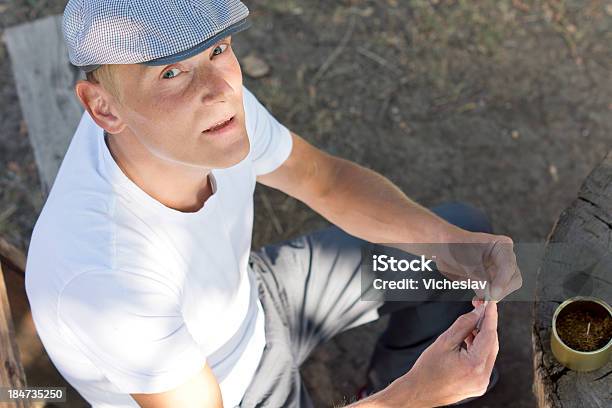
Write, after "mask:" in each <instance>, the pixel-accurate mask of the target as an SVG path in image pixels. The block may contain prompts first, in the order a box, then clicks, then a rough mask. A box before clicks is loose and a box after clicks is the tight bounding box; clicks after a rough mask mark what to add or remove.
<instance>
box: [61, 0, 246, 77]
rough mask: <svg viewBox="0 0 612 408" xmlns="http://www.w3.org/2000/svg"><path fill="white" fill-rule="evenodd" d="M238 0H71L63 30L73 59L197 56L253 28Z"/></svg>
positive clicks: (94, 62)
mask: <svg viewBox="0 0 612 408" xmlns="http://www.w3.org/2000/svg"><path fill="white" fill-rule="evenodd" d="M248 15H249V9H248V8H247V7H246V6H245V5H244V4H243V3H242V2H241V1H237V0H225V1H224V0H217V1H216V0H163V1H161V0H70V1H69V2H68V4H67V5H66V9H65V10H64V16H63V19H62V30H63V34H64V40H65V41H66V46H67V48H68V56H69V58H70V62H71V63H72V64H73V65H75V66H77V67H79V68H81V69H82V70H84V71H85V72H89V71H93V70H94V69H96V68H98V67H99V66H100V65H102V64H137V63H143V64H145V65H165V64H171V63H173V62H177V61H180V60H183V59H185V58H189V57H191V56H193V55H196V54H198V53H200V52H202V51H203V50H205V49H207V48H208V47H210V46H211V45H213V44H214V43H215V42H217V41H219V40H220V39H222V38H224V37H227V36H228V35H231V34H234V33H236V32H238V31H241V30H244V29H245V28H248V27H249V25H250V23H249V21H248V20H247V16H248Z"/></svg>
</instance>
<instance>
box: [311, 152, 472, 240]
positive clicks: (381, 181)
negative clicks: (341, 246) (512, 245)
mask: <svg viewBox="0 0 612 408" xmlns="http://www.w3.org/2000/svg"><path fill="white" fill-rule="evenodd" d="M329 183H330V186H329V188H327V189H326V190H325V191H326V193H325V194H324V195H322V196H320V197H317V198H316V199H313V200H311V201H310V202H307V204H308V205H309V206H310V207H311V208H312V209H313V210H315V211H317V212H318V213H319V214H321V215H322V216H323V217H325V218H326V219H328V220H329V221H330V222H332V223H334V224H336V225H337V226H339V227H340V228H342V229H344V230H345V231H347V232H348V233H349V234H351V235H354V236H357V237H359V238H362V239H365V240H366V241H369V242H376V243H442V242H461V238H462V236H463V233H464V230H462V229H460V228H458V227H456V226H454V225H452V224H450V223H448V222H447V221H445V220H443V219H442V218H440V217H438V216H437V215H435V214H434V213H432V212H431V211H429V210H428V209H426V208H424V207H423V206H421V205H419V204H418V203H416V202H414V201H413V200H411V199H410V198H408V197H407V196H406V195H405V194H404V193H403V192H402V191H401V190H400V189H399V188H398V187H397V186H395V185H394V184H393V183H392V182H391V181H389V180H388V179H387V178H385V177H383V176H382V175H380V174H378V173H376V172H374V171H372V170H369V169H367V168H365V167H362V166H359V165H357V164H355V163H352V162H350V161H347V160H343V159H336V165H335V169H334V172H333V177H330V180H329Z"/></svg>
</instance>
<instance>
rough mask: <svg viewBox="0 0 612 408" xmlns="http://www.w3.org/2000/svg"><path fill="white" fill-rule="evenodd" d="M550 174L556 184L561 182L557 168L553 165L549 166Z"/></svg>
mask: <svg viewBox="0 0 612 408" xmlns="http://www.w3.org/2000/svg"><path fill="white" fill-rule="evenodd" d="M548 172H549V173H550V176H551V177H552V179H553V181H554V182H555V183H556V182H557V181H559V173H558V172H557V166H555V165H554V164H551V165H550V166H548Z"/></svg>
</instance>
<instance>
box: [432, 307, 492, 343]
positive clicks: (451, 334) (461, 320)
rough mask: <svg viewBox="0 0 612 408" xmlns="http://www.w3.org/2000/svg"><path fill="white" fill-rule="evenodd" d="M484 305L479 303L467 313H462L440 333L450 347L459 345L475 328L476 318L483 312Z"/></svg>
mask: <svg viewBox="0 0 612 408" xmlns="http://www.w3.org/2000/svg"><path fill="white" fill-rule="evenodd" d="M484 309H485V306H484V304H480V305H479V306H477V307H476V308H474V310H472V311H471V312H469V313H466V314H463V315H461V316H459V317H458V318H457V320H455V322H454V323H453V324H452V325H451V326H450V327H449V328H448V329H446V331H445V332H444V333H443V334H442V336H444V341H445V342H446V343H447V344H449V345H450V346H451V347H456V346H459V345H461V343H462V342H463V340H464V339H465V338H466V337H467V336H468V335H469V334H470V333H471V332H472V331H473V330H474V329H476V324H477V323H478V319H479V318H480V316H482V315H483V313H484Z"/></svg>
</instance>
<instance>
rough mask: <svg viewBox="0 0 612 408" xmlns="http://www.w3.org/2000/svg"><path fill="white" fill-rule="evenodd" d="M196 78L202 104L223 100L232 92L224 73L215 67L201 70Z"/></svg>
mask: <svg viewBox="0 0 612 408" xmlns="http://www.w3.org/2000/svg"><path fill="white" fill-rule="evenodd" d="M198 75H199V78H198V89H199V90H200V95H201V96H200V98H201V101H202V103H203V104H205V105H212V104H215V103H218V102H225V101H227V100H228V99H229V97H230V95H231V94H232V93H233V92H234V90H233V88H232V87H231V86H230V84H229V83H228V81H227V79H226V75H224V73H223V72H222V71H220V70H219V69H216V68H210V69H207V70H203V71H201V72H200V73H199V74H198Z"/></svg>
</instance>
